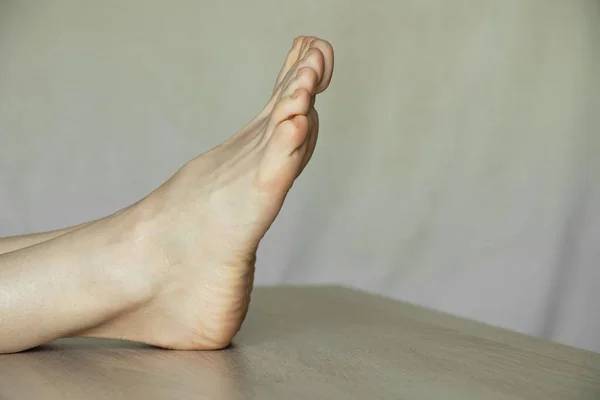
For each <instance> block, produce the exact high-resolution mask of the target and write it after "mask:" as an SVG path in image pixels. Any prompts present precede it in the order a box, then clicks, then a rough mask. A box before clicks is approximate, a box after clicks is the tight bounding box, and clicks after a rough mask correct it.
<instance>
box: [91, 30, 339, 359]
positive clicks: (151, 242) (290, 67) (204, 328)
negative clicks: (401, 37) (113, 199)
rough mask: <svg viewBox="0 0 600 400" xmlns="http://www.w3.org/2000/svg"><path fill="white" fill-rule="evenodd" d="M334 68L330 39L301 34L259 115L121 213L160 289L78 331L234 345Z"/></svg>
mask: <svg viewBox="0 0 600 400" xmlns="http://www.w3.org/2000/svg"><path fill="white" fill-rule="evenodd" d="M332 72H333V50H332V48H331V46H330V45H329V43H327V42H325V41H323V40H319V39H317V38H314V37H300V38H297V39H296V40H295V41H294V45H293V47H292V49H291V50H290V53H289V54H288V56H287V58H286V61H285V63H284V66H283V68H282V70H281V72H280V74H279V77H278V78H277V82H276V85H275V89H274V91H273V95H272V98H271V100H270V101H269V102H268V103H267V105H266V106H265V108H264V109H263V110H262V111H261V112H260V113H259V115H258V116H257V117H256V118H255V119H254V120H253V121H252V122H251V123H249V124H248V125H247V126H246V127H244V128H243V129H242V130H241V131H240V132H238V133H237V134H236V135H234V136H233V137H232V138H231V139H229V140H228V141H227V142H225V143H223V144H221V145H219V146H217V147H216V148H214V149H212V150H210V151H208V152H207V153H205V154H203V155H201V156H199V157H196V158H195V159H193V160H192V161H190V162H189V163H187V164H186V165H185V166H184V167H183V168H182V169H181V170H180V171H179V172H177V174H175V175H174V176H173V177H172V178H171V179H170V180H169V181H167V182H166V183H165V184H163V185H162V186H161V187H160V188H158V189H157V190H156V191H154V192H153V193H151V194H150V195H149V196H148V197H147V198H145V199H144V200H142V201H141V202H139V203H137V204H135V205H133V206H132V207H131V208H130V209H128V210H127V213H124V214H123V215H125V214H126V215H128V216H131V215H135V216H136V220H137V221H138V222H136V226H137V227H136V229H135V232H136V233H135V246H136V247H135V248H136V249H138V250H137V251H136V252H135V254H137V255H136V256H132V260H131V263H132V264H133V263H135V264H139V265H143V266H144V268H145V270H146V271H148V275H151V276H152V279H153V281H154V282H155V284H154V285H153V289H152V295H150V296H148V300H147V301H145V302H144V303H143V305H141V306H139V307H137V308H136V309H134V310H130V311H128V312H127V314H124V315H123V314H122V315H118V316H117V317H115V318H113V319H111V320H110V321H108V322H104V323H102V324H100V325H99V326H96V327H94V328H92V329H88V330H86V331H84V332H83V333H81V334H80V336H94V337H109V338H122V339H129V340H134V341H139V342H145V343H149V344H152V345H156V346H160V347H165V348H172V349H182V350H184V349H185V350H190V349H219V348H223V347H225V346H227V345H228V344H229V343H230V341H231V339H232V338H233V336H234V335H235V333H236V332H237V331H238V330H239V328H240V326H241V324H242V321H243V319H244V317H245V315H246V311H247V309H248V304H249V302H250V292H251V291H252V283H253V277H254V262H255V257H256V256H255V255H256V250H257V246H258V244H259V242H260V240H261V239H262V237H263V236H264V234H265V233H266V231H267V229H269V227H270V225H271V224H272V222H273V220H274V219H275V217H276V216H277V214H278V212H279V210H280V209H281V206H282V204H283V201H284V199H285V196H286V194H287V192H288V190H289V189H290V188H291V186H292V184H293V182H294V180H295V179H296V177H297V176H298V175H299V174H300V172H301V171H302V169H303V168H304V167H305V166H306V164H307V163H308V161H309V159H310V157H311V155H312V153H313V150H314V148H315V143H316V140H317V131H318V116H317V112H316V111H315V109H314V107H313V106H314V97H315V95H316V94H317V93H320V92H322V91H323V90H325V89H326V88H327V86H328V85H329V82H330V80H331V75H332ZM119 217H120V216H119V215H117V216H116V217H115V218H119ZM139 221H142V222H139Z"/></svg>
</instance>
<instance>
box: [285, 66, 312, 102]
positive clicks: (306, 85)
mask: <svg viewBox="0 0 600 400" xmlns="http://www.w3.org/2000/svg"><path fill="white" fill-rule="evenodd" d="M318 83H319V75H318V73H317V72H316V71H315V70H314V69H312V68H311V67H302V68H300V69H299V70H298V72H297V73H296V77H295V78H294V79H293V80H291V81H290V82H289V83H288V85H287V86H286V87H285V88H284V89H283V93H282V96H289V95H291V94H292V93H294V92H295V91H296V90H298V89H304V90H306V91H308V92H309V93H310V95H311V96H312V95H315V94H316V92H315V90H316V88H317V84H318Z"/></svg>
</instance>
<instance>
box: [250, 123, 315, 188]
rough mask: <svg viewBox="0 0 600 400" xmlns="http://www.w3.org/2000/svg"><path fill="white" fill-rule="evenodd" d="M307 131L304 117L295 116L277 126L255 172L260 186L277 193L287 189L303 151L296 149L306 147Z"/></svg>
mask: <svg viewBox="0 0 600 400" xmlns="http://www.w3.org/2000/svg"><path fill="white" fill-rule="evenodd" d="M308 131H309V123H308V117H307V116H306V115H296V116H295V117H294V118H292V119H290V120H287V121H284V122H282V123H281V124H280V125H279V126H278V127H277V129H276V130H275V132H274V134H273V136H272V137H271V140H270V141H269V145H268V147H267V151H266V153H265V157H264V159H263V161H262V163H261V166H260V169H259V175H258V179H259V183H260V184H261V186H263V187H264V188H267V189H273V190H279V191H280V192H281V193H282V194H284V193H285V192H287V190H289V189H290V188H291V186H292V184H293V182H294V179H296V177H297V176H298V173H299V171H300V168H301V166H302V163H303V160H304V152H302V151H301V150H300V149H302V148H303V147H307V146H305V142H306V141H307V137H308ZM299 150H300V151H299Z"/></svg>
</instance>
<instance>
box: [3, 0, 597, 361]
mask: <svg viewBox="0 0 600 400" xmlns="http://www.w3.org/2000/svg"><path fill="white" fill-rule="evenodd" d="M299 34H312V35H319V36H322V37H324V38H327V39H329V40H330V41H331V42H332V43H333V44H334V46H335V48H336V56H337V60H336V61H337V63H336V67H337V70H336V73H335V76H334V80H333V84H332V86H331V88H330V90H329V91H328V92H327V93H326V94H325V95H323V96H322V98H321V99H320V100H319V101H318V107H319V110H320V112H321V116H322V125H321V136H320V142H319V145H318V149H317V152H316V154H315V156H314V159H313V161H312V163H311V164H310V166H309V167H308V168H307V169H306V171H305V173H304V175H303V176H302V177H301V179H300V180H299V181H298V183H297V185H296V186H295V188H294V190H293V193H292V194H291V195H290V197H289V200H288V202H287V205H286V207H285V208H284V210H283V212H282V214H281V216H280V218H279V219H278V220H277V222H276V223H275V225H274V226H273V228H272V230H271V231H270V233H269V234H268V235H267V237H266V238H265V241H264V243H263V245H262V247H261V248H260V252H259V266H258V271H257V281H258V284H278V283H283V282H292V283H324V282H338V283H343V284H348V285H352V286H356V287H359V288H363V289H367V290H371V291H375V292H379V293H383V294H386V295H390V296H394V297H396V298H399V299H404V300H408V301H411V302H416V303H419V304H423V305H426V306H430V307H434V308H436V309H440V310H444V311H448V312H451V313H455V314H459V315H463V316H467V317H471V318H475V319H478V320H481V321H485V322H488V323H491V324H494V325H499V326H503V327H506V328H510V329H514V330H518V331H522V332H526V333H529V334H533V335H538V336H543V337H549V338H552V339H554V340H558V341H562V342H564V343H568V344H572V345H576V346H580V347H584V348H588V349H593V350H598V351H600V313H598V312H597V311H596V309H597V306H598V304H600V290H599V289H600V269H599V267H600V265H599V264H600V261H599V260H600V257H599V256H600V254H599V253H600V250H599V249H600V179H599V172H600V162H599V161H598V150H600V148H599V144H600V138H599V137H598V135H599V134H600V132H599V131H600V130H599V128H598V127H599V126H600V121H599V118H598V114H599V113H600V90H598V89H600V88H599V87H598V76H599V74H600V63H599V60H600V59H599V53H600V49H599V46H598V41H599V39H600V4H599V3H598V2H597V1H583V0H582V1H576V0H573V1H570V0H564V1H559V0H556V1H552V0H539V1H538V0H512V1H510V0H507V1H496V0H489V1H476V0H472V1H467V0H454V1H444V0H439V1H434V0H429V1H423V0H414V1H373V2H369V1H358V0H354V1H349V0H329V1H326V0H319V1H317V0H307V1H300V2H298V1H295V2H282V1H275V0H272V1H267V0H261V1H252V2H249V1H248V2H247V1H241V0H240V1H223V2H209V1H191V0H189V1H184V0H178V1H169V2H166V1H162V2H160V1H141V0H136V1H132V0H130V1H116V0H111V1H102V2H82V1H75V0H73V1H67V0H55V1H34V0H30V1H26V0H24V1H17V0H14V1H7V0H4V1H1V0H0V135H1V136H0V137H1V141H0V235H11V234H20V233H26V232H31V231H39V230H47V229H54V228H59V227H62V226H66V225H70V224H75V223H78V222H81V221H84V220H89V219H92V218H96V217H100V216H103V215H105V214H108V213H111V212H113V211H115V210H116V209H118V208H120V207H122V206H125V205H127V204H129V203H131V202H133V201H135V200H137V199H138V198H140V197H141V196H143V195H145V194H146V193H147V192H148V191H150V190H152V189H153V188H154V187H155V186H157V185H158V184H160V183H161V182H162V181H163V180H164V179H166V178H167V177H168V176H170V175H171V174H172V173H173V172H174V171H175V170H176V169H177V168H178V167H179V166H180V165H181V164H182V163H184V162H185V161H186V160H188V159H189V158H191V157H193V156H194V155H195V154H197V153H199V152H203V151H205V150H207V149H208V148H210V147H212V146H213V145H215V144H217V143H219V142H220V141H222V140H224V139H225V138H226V137H228V136H229V135H230V134H232V133H234V132H235V131H236V130H237V129H238V128H240V127H241V126H242V125H243V124H244V123H246V122H247V121H248V120H249V119H250V118H251V117H253V116H254V114H255V113H256V112H257V111H258V109H259V108H260V107H261V106H262V105H263V103H264V102H265V101H266V99H267V97H268V94H269V91H270V89H271V85H272V83H273V79H274V77H275V75H276V73H277V71H278V69H279V67H280V64H281V62H282V59H283V57H284V55H285V53H286V51H287V50H288V48H289V47H290V46H291V43H292V39H293V37H294V36H295V35H299Z"/></svg>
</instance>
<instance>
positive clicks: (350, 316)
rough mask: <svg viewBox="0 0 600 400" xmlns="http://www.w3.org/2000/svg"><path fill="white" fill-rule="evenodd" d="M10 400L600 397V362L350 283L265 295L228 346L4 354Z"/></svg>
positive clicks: (256, 299) (68, 346) (75, 344)
mask: <svg viewBox="0 0 600 400" xmlns="http://www.w3.org/2000/svg"><path fill="white" fill-rule="evenodd" d="M0 399H2V400H6V399H26V400H37V399H43V400H54V399H77V400H80V399H111V400H113V399H114V400H117V399H144V400H145V399H182V400H186V399H194V400H200V399H223V400H229V399H284V400H288V399H289V400H293V399H303V400H309V399H328V400H332V399H364V400H370V399H419V400H422V399H423V400H428V399H461V400H462V399H466V400H469V399H478V400H479V399H484V400H487V399H544V400H547V399H569V400H575V399H600V355H599V354H596V353H591V352H587V351H583V350H579V349H575V348H571V347H568V346H564V345H560V344H556V343H552V342H549V341H546V340H540V339H535V338H532V337H529V336H525V335H522V334H518V333H514V332H509V331H506V330H502V329H498V328H492V327H489V326H486V325H482V324H479V323H476V322H472V321H468V320H464V319H460V318H456V317H453V316H449V315H446V314H441V313H437V312H434V311H431V310H427V309H424V308H420V307H416V306H413V305H409V304H404V303H400V302H395V301H392V300H389V299H386V298H382V297H379V296H375V295H371V294H366V293H363V292H359V291H355V290H351V289H346V288H342V287H331V286H329V287H277V288H258V289H256V290H255V292H254V295H253V299H252V305H251V308H250V313H249V315H248V318H247V321H246V322H245V324H244V326H243V328H242V330H241V331H240V333H239V334H238V336H236V338H235V339H234V344H233V346H232V347H231V348H229V349H226V350H223V351H214V352H179V351H165V350H160V349H156V348H153V347H149V346H144V345H139V344H133V343H129V342H121V341H111V340H90V339H87V340H86V339H67V340H60V341H56V342H54V343H52V344H49V345H46V346H42V347H39V348H36V349H33V350H30V351H28V352H25V353H21V354H13V355H6V356H0Z"/></svg>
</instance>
